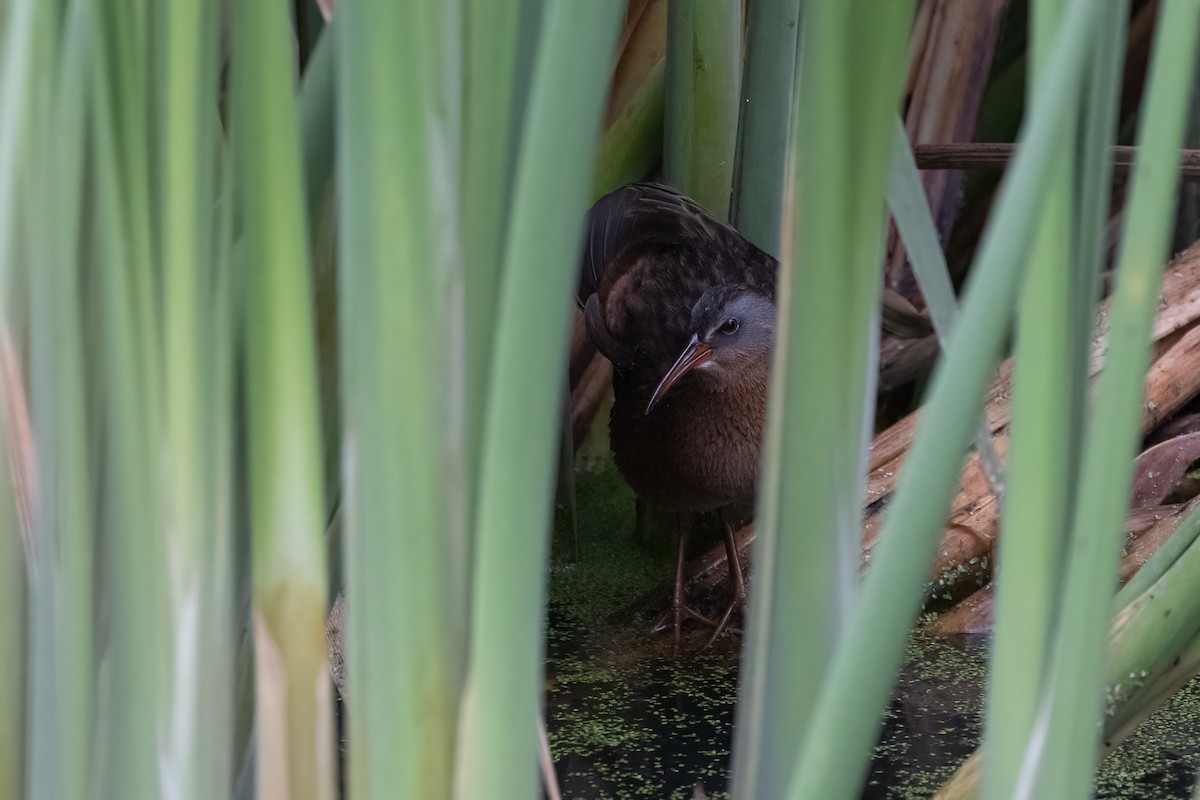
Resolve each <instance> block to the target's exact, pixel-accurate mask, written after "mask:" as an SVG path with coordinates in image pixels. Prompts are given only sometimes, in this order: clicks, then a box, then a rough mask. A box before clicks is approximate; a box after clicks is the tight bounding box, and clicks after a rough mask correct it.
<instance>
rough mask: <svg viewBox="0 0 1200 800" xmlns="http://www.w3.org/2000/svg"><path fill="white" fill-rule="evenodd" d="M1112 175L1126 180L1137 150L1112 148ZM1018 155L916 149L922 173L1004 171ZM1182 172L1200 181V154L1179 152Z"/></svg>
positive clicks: (1001, 146)
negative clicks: (960, 170) (924, 171)
mask: <svg viewBox="0 0 1200 800" xmlns="http://www.w3.org/2000/svg"><path fill="white" fill-rule="evenodd" d="M1112 150H1113V172H1114V174H1116V175H1119V176H1122V177H1124V176H1125V175H1127V174H1128V173H1129V170H1130V169H1131V168H1132V167H1133V162H1134V159H1136V157H1137V148H1136V147H1131V146H1129V145H1117V146H1115V147H1113V149H1112ZM1015 151H1016V145H1015V144H1012V143H1009V142H963V143H956V144H919V145H916V146H915V147H913V153H914V154H915V155H916V157H917V166H918V167H920V168H921V169H927V170H936V169H1004V168H1005V167H1006V166H1007V165H1008V162H1009V160H1010V159H1011V158H1012V157H1013V153H1014V152H1015ZM1179 172H1180V176H1181V177H1182V178H1183V180H1185V181H1200V150H1180V151H1179Z"/></svg>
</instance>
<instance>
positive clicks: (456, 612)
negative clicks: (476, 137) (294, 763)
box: [334, 0, 470, 798]
mask: <svg viewBox="0 0 1200 800" xmlns="http://www.w3.org/2000/svg"><path fill="white" fill-rule="evenodd" d="M445 11H446V6H445V5H444V4H442V3H440V2H438V0H423V1H422V2H417V3H408V4H397V3H394V2H391V0H376V2H356V3H346V4H345V5H343V6H340V7H339V9H338V16H337V19H336V22H335V24H334V31H335V33H336V34H337V36H338V39H337V41H336V43H335V44H336V58H337V63H336V73H337V81H338V82H337V126H338V127H337V143H338V162H339V170H340V171H339V185H338V195H339V198H340V201H341V205H340V209H339V225H340V231H339V234H340V239H339V244H340V250H339V258H340V275H339V278H340V286H339V292H340V297H339V301H340V307H339V314H338V319H339V325H340V334H339V338H340V346H341V351H340V352H341V382H342V413H343V431H342V478H343V483H342V485H343V500H344V504H343V510H344V517H343V520H344V532H343V540H344V546H345V550H344V552H345V566H346V584H347V585H346V607H347V629H346V645H347V655H346V657H347V666H348V670H347V685H348V691H349V696H350V701H349V707H350V708H351V709H352V710H351V713H350V715H349V720H350V728H349V742H350V752H349V781H348V785H349V787H350V791H351V792H352V794H354V796H356V797H362V798H372V797H376V798H390V797H397V796H402V797H448V796H450V793H451V791H452V780H453V764H454V748H455V741H456V738H457V735H458V734H457V725H458V712H459V709H458V697H459V692H460V691H461V686H462V684H461V681H462V675H463V670H464V666H463V662H464V655H463V653H464V650H465V635H466V634H465V624H466V620H465V605H464V604H465V598H466V597H467V585H466V583H465V580H464V577H463V576H464V573H463V570H464V566H465V564H466V563H467V560H468V553H469V548H468V545H467V536H466V533H467V531H466V519H465V512H466V505H467V498H468V497H469V480H470V476H469V474H468V472H467V469H466V467H465V465H464V463H463V461H462V454H463V451H464V448H465V444H464V442H463V440H462V436H461V432H460V429H459V428H458V427H456V426H457V424H458V423H459V421H460V417H459V410H458V408H457V407H458V406H459V405H460V404H461V403H462V402H463V387H464V381H465V379H466V375H465V365H464V364H463V363H462V358H461V353H462V350H461V347H462V342H463V339H462V336H463V332H464V331H463V327H462V322H463V321H462V307H461V294H460V292H461V285H462V284H461V281H462V279H463V269H462V267H463V265H462V261H461V253H460V250H459V235H460V230H459V225H458V223H459V209H460V203H459V201H458V196H457V195H458V192H459V173H458V162H459V157H460V153H459V151H458V149H457V148H456V147H450V146H448V143H449V142H452V141H454V139H455V136H454V134H453V133H452V132H451V128H452V127H453V126H454V124H455V122H454V118H453V115H455V114H457V111H456V110H452V109H449V108H447V107H445V105H444V101H445V98H444V95H443V91H442V86H441V83H440V81H441V79H442V78H443V77H444V72H443V66H444V62H445V61H447V60H448V59H450V58H451V57H452V56H454V57H457V56H456V55H455V54H453V53H447V52H446V51H445V48H446V47H449V46H450V45H449V44H447V43H446V42H445V41H444V40H443V37H442V34H443V29H442V25H443V23H444V19H443V17H442V14H443V13H444V12H445Z"/></svg>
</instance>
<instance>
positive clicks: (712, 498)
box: [610, 361, 767, 512]
mask: <svg viewBox="0 0 1200 800" xmlns="http://www.w3.org/2000/svg"><path fill="white" fill-rule="evenodd" d="M766 377H767V376H766V363H765V361H764V362H763V363H762V364H759V365H756V366H752V367H751V368H748V369H747V370H744V371H743V373H742V374H740V375H738V376H737V377H736V379H734V380H729V381H726V382H720V381H718V380H715V379H714V378H713V377H712V376H709V375H704V374H701V373H698V372H697V373H693V374H690V375H688V376H685V378H683V379H681V380H680V381H679V383H678V384H677V385H676V386H674V387H672V389H671V391H670V392H669V393H668V394H667V395H666V396H664V398H663V400H662V401H661V402H660V403H659V404H658V405H657V406H656V407H655V408H654V410H653V411H651V412H650V413H649V414H646V413H644V412H645V407H646V405H645V399H643V398H641V396H640V395H641V394H642V392H639V391H637V389H636V388H635V387H636V385H637V383H636V382H635V381H633V380H622V378H621V377H617V378H616V379H615V380H614V394H615V397H614V402H613V408H612V417H611V421H610V433H611V438H612V449H613V455H614V458H615V460H616V462H617V466H618V467H619V468H620V470H621V472H622V474H623V475H624V476H625V479H626V480H627V481H628V482H629V484H630V486H631V487H632V488H633V490H634V491H635V492H637V493H638V494H639V495H640V496H642V497H643V498H645V499H646V500H648V501H649V502H650V503H651V504H653V505H655V506H657V507H659V508H662V509H664V510H667V511H697V512H698V511H709V510H712V509H715V508H720V507H722V506H726V505H729V504H731V503H752V502H753V501H754V494H755V486H756V483H757V477H758V462H759V454H760V452H761V449H762V433H763V423H764V417H765V412H766V397H767V381H766Z"/></svg>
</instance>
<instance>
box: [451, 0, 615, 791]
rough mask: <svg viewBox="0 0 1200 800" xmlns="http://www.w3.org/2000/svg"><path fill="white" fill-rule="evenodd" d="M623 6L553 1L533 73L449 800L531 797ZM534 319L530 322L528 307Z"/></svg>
mask: <svg viewBox="0 0 1200 800" xmlns="http://www.w3.org/2000/svg"><path fill="white" fill-rule="evenodd" d="M620 11H621V7H620V6H619V5H618V4H614V3H612V2H609V0H550V4H549V6H548V8H547V14H546V19H545V23H544V26H543V39H542V43H541V48H540V49H539V53H538V58H537V62H536V64H535V67H534V73H533V83H532V87H531V92H530V97H529V107H528V112H527V114H526V118H525V126H524V129H523V135H522V138H521V146H520V155H519V158H518V162H517V174H516V179H515V183H514V193H513V198H514V202H513V211H512V217H511V224H510V228H509V232H508V236H507V239H506V241H507V246H506V248H505V257H504V279H503V281H502V284H501V292H500V297H499V305H498V310H499V313H498V317H497V320H498V326H497V331H496V339H495V346H494V351H493V361H492V376H493V377H492V380H491V384H490V391H489V393H488V403H487V416H486V424H485V426H484V439H483V464H482V471H481V473H480V475H481V481H480V486H479V506H478V509H477V512H476V517H475V521H476V542H477V546H478V552H477V553H476V557H475V559H474V561H473V567H474V583H473V586H472V589H473V593H474V594H473V601H474V602H473V605H472V627H471V648H470V653H471V660H470V669H469V672H468V681H467V689H466V693H465V698H466V704H467V705H466V708H465V710H464V714H463V720H464V727H463V732H462V736H463V738H462V741H461V746H462V751H461V753H460V761H459V764H460V766H459V775H458V779H459V783H458V786H457V787H456V796H457V797H459V798H462V800H470V798H476V797H488V796H494V797H532V796H534V794H535V792H536V790H537V739H536V731H537V728H536V727H535V722H536V720H537V707H538V698H539V696H540V693H541V686H542V683H541V677H540V676H541V672H542V666H541V664H542V657H541V646H540V645H541V637H542V624H541V623H542V614H543V607H544V600H545V567H546V554H547V549H548V544H549V538H550V531H549V523H550V511H551V505H552V499H553V494H552V489H553V485H554V463H555V458H556V456H557V451H558V448H557V446H556V445H557V443H558V437H557V435H556V433H557V432H556V430H555V426H554V425H553V423H552V422H551V421H552V420H557V419H558V418H559V413H558V412H559V409H561V407H562V406H561V392H562V389H563V387H564V385H565V383H566V381H565V379H564V370H565V368H566V343H567V330H568V328H567V322H568V319H569V318H568V312H569V309H570V304H569V298H570V295H571V289H572V286H573V284H574V274H573V273H572V272H571V271H569V270H564V269H563V268H562V265H563V264H564V263H573V261H574V260H575V258H576V254H577V252H578V248H579V246H580V232H581V229H582V224H583V218H584V214H585V212H586V208H587V202H588V199H589V194H590V189H591V181H592V170H591V164H592V158H591V156H592V154H593V153H594V152H595V143H596V136H597V132H598V128H599V124H600V112H601V109H602V104H603V92H604V86H605V82H606V80H607V77H608V74H609V71H610V69H611V59H612V48H613V45H614V43H615V42H616V36H617V28H618V23H619V21H620ZM530 308H536V309H538V313H537V314H529V313H528V309H530Z"/></svg>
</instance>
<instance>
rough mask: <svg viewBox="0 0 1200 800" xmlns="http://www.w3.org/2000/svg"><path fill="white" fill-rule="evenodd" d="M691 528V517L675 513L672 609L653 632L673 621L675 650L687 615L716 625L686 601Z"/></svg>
mask: <svg viewBox="0 0 1200 800" xmlns="http://www.w3.org/2000/svg"><path fill="white" fill-rule="evenodd" d="M690 530H691V519H690V518H689V519H686V520H685V518H684V515H682V514H676V515H675V535H676V541H677V542H678V545H677V548H676V552H675V587H674V591H673V592H672V594H671V610H670V611H668V612H667V613H666V614H664V615H663V616H662V617H661V618H660V619H659V620H658V622H656V623H654V627H653V629H652V632H654V633H657V632H659V631H661V630H664V629H666V627H667V620H668V619H669V620H671V621H672V623H673V624H672V628H673V630H674V634H675V650H676V651H678V650H679V642H680V639H681V637H682V631H683V620H684V618H685V617H692V618H693V619H696V620H699V621H700V622H703V623H704V624H705V625H711V626H714V627H715V626H716V625H717V623H715V622H713V621H712V620H711V619H709V618H708V617H706V616H704V615H703V614H701V613H700V612H699V611H697V610H696V609H694V608H692V607H691V606H689V605H688V604H687V603H686V602H685V601H684V591H683V589H684V583H685V581H684V557H685V556H686V554H687V539H688V533H689V532H690Z"/></svg>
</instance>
